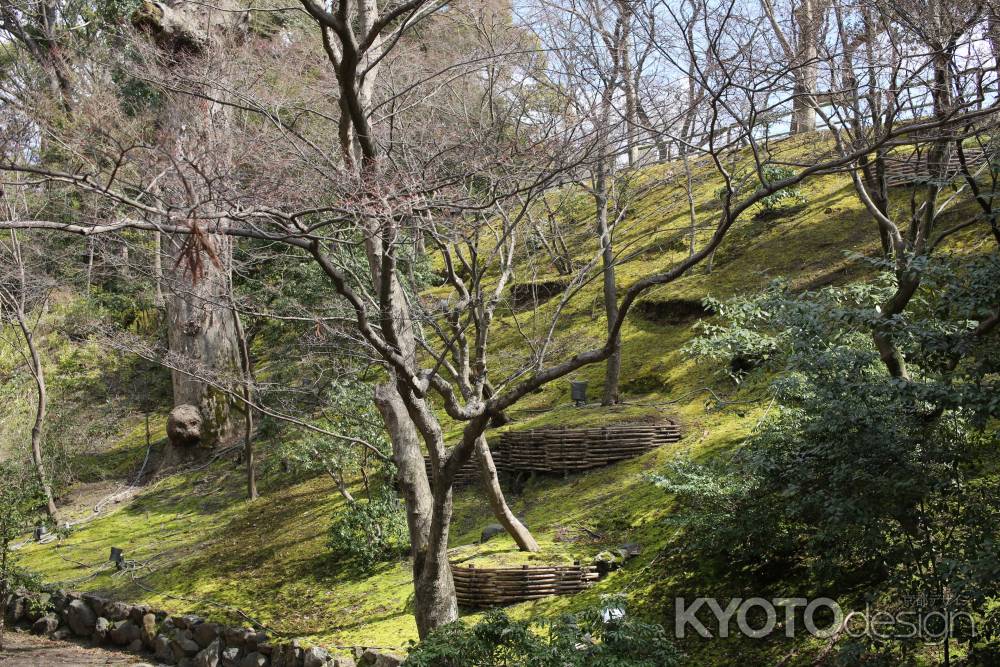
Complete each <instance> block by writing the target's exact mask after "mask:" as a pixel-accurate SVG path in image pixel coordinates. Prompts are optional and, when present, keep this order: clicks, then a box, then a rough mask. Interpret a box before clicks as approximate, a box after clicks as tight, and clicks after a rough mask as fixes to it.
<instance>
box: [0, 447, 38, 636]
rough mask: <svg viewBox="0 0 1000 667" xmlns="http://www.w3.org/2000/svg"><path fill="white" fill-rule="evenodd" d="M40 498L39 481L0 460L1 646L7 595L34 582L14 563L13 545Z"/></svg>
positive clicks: (27, 523) (18, 467) (13, 464)
mask: <svg viewBox="0 0 1000 667" xmlns="http://www.w3.org/2000/svg"><path fill="white" fill-rule="evenodd" d="M42 501H43V499H42V494H41V489H40V488H39V485H38V483H37V482H36V481H35V480H34V478H33V477H32V476H31V474H30V472H29V471H28V470H27V469H26V468H25V467H24V466H23V465H20V464H19V463H17V462H12V461H0V648H2V647H3V623H4V618H3V616H4V613H5V610H6V608H7V596H8V595H9V594H10V592H11V591H13V590H14V589H15V588H17V587H18V586H23V585H25V584H26V583H31V582H32V581H33V578H32V577H31V576H30V574H29V573H28V572H26V571H25V570H24V569H23V568H21V567H20V566H19V565H18V564H17V561H16V560H15V558H14V554H13V553H12V547H13V546H14V543H15V541H16V540H17V539H18V538H19V537H21V536H22V535H23V534H24V533H25V531H26V528H27V526H28V525H29V523H30V521H31V520H32V518H34V517H35V516H36V513H37V508H38V506H39V504H40V503H41V502H42Z"/></svg>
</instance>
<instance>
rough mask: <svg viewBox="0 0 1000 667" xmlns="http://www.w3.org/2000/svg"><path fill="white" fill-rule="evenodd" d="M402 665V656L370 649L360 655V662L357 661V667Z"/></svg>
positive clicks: (392, 666)
mask: <svg viewBox="0 0 1000 667" xmlns="http://www.w3.org/2000/svg"><path fill="white" fill-rule="evenodd" d="M402 664H403V656H401V655H396V654H395V653H382V652H381V651H376V650H375V649H371V648H370V649H368V650H366V651H365V652H364V653H362V654H361V660H359V661H358V667H399V666H400V665H402Z"/></svg>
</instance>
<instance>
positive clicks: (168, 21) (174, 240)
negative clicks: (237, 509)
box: [132, 0, 255, 495]
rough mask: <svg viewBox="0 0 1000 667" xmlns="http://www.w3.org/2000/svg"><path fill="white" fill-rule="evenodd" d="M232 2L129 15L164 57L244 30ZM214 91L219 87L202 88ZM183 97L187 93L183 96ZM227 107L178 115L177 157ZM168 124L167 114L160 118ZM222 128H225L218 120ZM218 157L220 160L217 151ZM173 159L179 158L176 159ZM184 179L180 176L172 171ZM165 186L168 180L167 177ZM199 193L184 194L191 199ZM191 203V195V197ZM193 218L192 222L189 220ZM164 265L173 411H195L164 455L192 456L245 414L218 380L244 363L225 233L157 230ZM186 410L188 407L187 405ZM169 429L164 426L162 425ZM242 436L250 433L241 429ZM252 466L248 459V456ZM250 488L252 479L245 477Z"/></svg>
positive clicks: (241, 376)
mask: <svg viewBox="0 0 1000 667" xmlns="http://www.w3.org/2000/svg"><path fill="white" fill-rule="evenodd" d="M239 10H240V7H238V6H237V5H235V4H233V3H229V2H223V3H221V4H218V3H216V4H215V5H213V6H208V5H202V4H200V3H194V2H173V3H162V2H152V1H150V0H147V1H146V2H144V3H143V4H142V5H141V7H140V8H139V10H138V11H137V12H136V13H135V15H134V16H133V19H132V20H133V23H134V24H135V25H136V26H138V27H141V28H143V29H145V30H147V31H148V32H149V34H150V36H151V37H152V39H153V40H154V41H155V42H156V43H157V45H158V46H159V47H160V49H161V50H162V51H164V52H165V53H166V54H168V56H170V57H173V56H174V55H175V54H182V55H183V56H184V57H185V58H189V57H190V56H191V55H192V54H199V53H202V52H204V51H206V50H207V47H209V46H210V45H211V44H213V43H214V42H215V41H219V40H224V39H227V38H231V37H233V36H238V35H240V34H241V33H242V32H245V30H246V25H247V15H246V12H244V11H239ZM208 92H209V93H211V94H212V96H215V95H216V94H218V95H220V96H221V95H222V93H221V92H219V91H208ZM185 102H187V100H186V101H185ZM230 114H231V110H229V109H228V108H224V109H223V110H222V112H221V113H215V114H213V113H212V110H211V109H210V108H206V110H205V113H204V117H201V118H195V120H194V122H190V118H186V122H185V121H184V120H182V121H181V123H180V125H179V126H178V127H175V128H173V129H172V132H171V135H172V136H175V137H176V147H175V150H176V152H177V154H178V156H180V157H182V158H183V156H184V155H185V154H187V153H188V152H192V151H193V150H195V148H196V147H197V146H199V145H200V144H201V143H202V142H203V141H204V138H205V137H208V136H212V135H213V131H210V130H214V132H215V133H217V132H218V130H219V126H220V124H222V125H223V126H224V125H225V124H226V123H228V119H229V115H230ZM166 118H167V119H168V120H167V121H166V122H167V124H170V123H171V121H170V120H169V116H167V117H166ZM222 129H225V128H224V127H223V128H222ZM220 159H223V160H224V159H225V158H224V157H221V158H220ZM178 162H179V163H180V164H183V163H184V160H183V159H181V160H179V161H178ZM178 176H179V177H180V178H184V176H182V175H178ZM166 183H167V184H166V185H165V186H164V187H169V181H167V182H166ZM197 183H198V180H197V178H194V179H191V178H188V179H187V180H186V181H185V189H190V188H193V187H197ZM198 197H199V193H189V198H192V199H195V200H196V199H197V198H198ZM191 205H192V206H193V205H195V201H192V202H191ZM192 224H195V223H194V222H193V223H192ZM160 242H161V244H162V245H163V246H164V247H163V251H164V253H165V254H166V256H167V257H168V258H169V259H168V266H167V267H165V270H164V271H163V274H164V276H163V277H164V279H165V282H166V284H167V286H168V288H169V293H168V294H167V295H166V299H165V300H166V307H167V341H168V345H169V348H170V353H171V355H173V356H174V362H175V363H174V367H173V378H172V379H173V393H174V406H175V410H177V409H178V408H180V407H181V406H193V407H194V408H196V409H197V411H198V413H200V432H199V433H198V434H197V435H198V438H197V448H196V449H192V447H191V444H190V443H191V440H193V439H194V438H193V434H191V437H188V438H186V439H185V440H186V441H187V443H182V442H179V441H178V442H175V441H174V440H175V439H173V438H172V439H171V451H170V452H168V462H171V463H172V462H174V461H173V460H171V459H176V458H178V457H183V458H191V457H192V456H193V457H194V458H199V456H198V455H197V452H199V451H200V452H205V451H210V450H211V449H213V448H215V447H216V446H217V445H218V444H220V443H228V442H229V441H231V440H232V439H233V438H235V437H236V436H237V432H238V430H239V429H240V426H241V423H242V422H244V421H245V419H246V418H247V417H248V415H247V414H246V413H245V411H246V410H247V408H246V407H243V406H240V405H238V401H237V400H236V399H234V398H233V397H232V396H231V395H230V394H228V393H227V392H225V391H223V390H221V389H219V388H218V386H220V385H221V386H229V385H232V386H234V387H240V388H242V389H245V388H246V387H245V385H246V381H247V380H246V369H245V364H244V363H243V362H242V359H241V350H240V336H239V333H240V330H239V322H237V321H236V317H237V315H236V313H235V312H234V310H233V309H232V308H231V289H230V286H229V276H228V274H227V270H226V269H227V267H228V266H230V264H231V256H232V240H231V239H230V238H228V237H225V236H223V235H202V234H197V233H196V234H192V235H187V234H183V235H176V234H174V235H160ZM187 412H188V413H190V410H188V411H187ZM168 431H169V429H168ZM247 437H248V438H249V434H247ZM248 463H249V464H251V465H252V461H250V462H248ZM248 484H249V488H250V494H251V495H253V494H254V491H255V489H254V484H253V480H252V479H251V480H248Z"/></svg>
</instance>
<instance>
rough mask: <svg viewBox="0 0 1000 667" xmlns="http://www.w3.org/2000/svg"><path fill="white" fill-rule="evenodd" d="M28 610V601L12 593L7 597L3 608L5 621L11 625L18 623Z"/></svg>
mask: <svg viewBox="0 0 1000 667" xmlns="http://www.w3.org/2000/svg"><path fill="white" fill-rule="evenodd" d="M27 612H28V601H27V600H25V599H24V598H23V597H21V596H20V595H18V594H16V593H14V594H12V595H10V596H9V597H8V598H7V606H6V607H5V609H4V614H5V615H6V618H7V622H8V623H10V624H11V625H14V624H15V623H20V622H21V619H23V618H24V615H25V614H26V613H27Z"/></svg>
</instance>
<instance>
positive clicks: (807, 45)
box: [789, 0, 822, 134]
mask: <svg viewBox="0 0 1000 667" xmlns="http://www.w3.org/2000/svg"><path fill="white" fill-rule="evenodd" d="M820 10H821V5H820V3H818V2H816V1H815V0H801V1H800V4H799V6H798V8H797V9H796V10H795V11H794V15H795V22H796V24H797V25H798V28H799V30H798V32H799V34H798V39H799V43H798V53H796V55H795V60H794V62H793V63H792V67H794V68H795V69H794V71H793V72H792V74H793V76H794V78H795V88H794V90H793V93H794V99H793V100H792V120H791V127H790V128H789V130H790V131H791V133H792V134H802V133H804V132H815V131H816V107H815V99H814V98H813V95H815V94H816V82H817V79H818V75H819V63H818V62H817V54H818V53H819V48H818V42H819V38H820V35H819V32H820V25H821V19H822V16H820Z"/></svg>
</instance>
